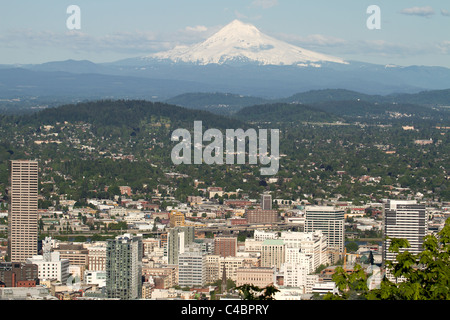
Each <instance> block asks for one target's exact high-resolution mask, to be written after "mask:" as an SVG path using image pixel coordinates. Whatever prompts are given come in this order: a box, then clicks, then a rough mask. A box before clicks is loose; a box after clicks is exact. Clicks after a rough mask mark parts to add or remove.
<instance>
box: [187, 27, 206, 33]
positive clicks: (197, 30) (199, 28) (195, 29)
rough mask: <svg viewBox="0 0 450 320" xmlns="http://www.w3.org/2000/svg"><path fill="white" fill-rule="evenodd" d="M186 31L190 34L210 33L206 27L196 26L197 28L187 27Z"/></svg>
mask: <svg viewBox="0 0 450 320" xmlns="http://www.w3.org/2000/svg"><path fill="white" fill-rule="evenodd" d="M185 30H186V31H189V32H205V31H208V28H207V27H205V26H195V27H186V28H185Z"/></svg>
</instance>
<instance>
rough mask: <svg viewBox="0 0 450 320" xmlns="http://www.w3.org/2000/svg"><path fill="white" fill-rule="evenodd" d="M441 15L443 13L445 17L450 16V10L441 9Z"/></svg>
mask: <svg viewBox="0 0 450 320" xmlns="http://www.w3.org/2000/svg"><path fill="white" fill-rule="evenodd" d="M441 15H443V16H444V17H450V11H448V10H445V9H441Z"/></svg>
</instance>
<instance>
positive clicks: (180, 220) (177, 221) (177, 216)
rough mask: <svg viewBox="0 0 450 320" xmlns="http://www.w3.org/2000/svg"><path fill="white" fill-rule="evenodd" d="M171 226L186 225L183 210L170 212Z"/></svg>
mask: <svg viewBox="0 0 450 320" xmlns="http://www.w3.org/2000/svg"><path fill="white" fill-rule="evenodd" d="M169 223H170V227H171V228H174V227H184V226H185V221H184V214H183V213H181V212H171V213H170V222H169Z"/></svg>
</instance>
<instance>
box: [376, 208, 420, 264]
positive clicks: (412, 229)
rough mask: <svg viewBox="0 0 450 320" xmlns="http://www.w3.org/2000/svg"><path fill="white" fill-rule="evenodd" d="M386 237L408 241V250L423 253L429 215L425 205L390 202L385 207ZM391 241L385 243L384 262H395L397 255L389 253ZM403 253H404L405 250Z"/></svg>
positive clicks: (384, 227) (387, 240) (384, 228)
mask: <svg viewBox="0 0 450 320" xmlns="http://www.w3.org/2000/svg"><path fill="white" fill-rule="evenodd" d="M383 224H384V225H383V230H384V237H385V238H386V237H388V238H397V239H406V240H408V242H409V244H410V245H411V247H410V248H408V249H406V250H408V251H409V252H411V253H413V254H417V253H420V252H422V250H423V247H422V246H423V238H424V237H425V236H426V235H427V230H428V227H427V215H426V207H425V205H424V204H418V203H417V202H416V201H414V200H412V201H402V200H388V201H387V203H386V204H385V206H384V223H383ZM390 243H391V240H390V239H387V238H386V240H385V241H384V243H383V261H386V260H389V261H394V260H395V257H396V253H394V252H389V246H390ZM401 251H404V250H403V249H402V250H401Z"/></svg>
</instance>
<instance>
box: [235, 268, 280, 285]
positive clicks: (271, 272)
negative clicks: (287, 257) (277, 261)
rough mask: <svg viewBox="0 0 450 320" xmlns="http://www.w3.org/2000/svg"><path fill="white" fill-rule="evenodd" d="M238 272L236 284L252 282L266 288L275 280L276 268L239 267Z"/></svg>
mask: <svg viewBox="0 0 450 320" xmlns="http://www.w3.org/2000/svg"><path fill="white" fill-rule="evenodd" d="M236 274H237V281H236V286H242V285H244V284H252V285H254V286H257V287H260V288H264V287H267V286H268V285H271V284H274V282H275V280H274V278H275V269H274V268H239V269H237V270H236Z"/></svg>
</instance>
